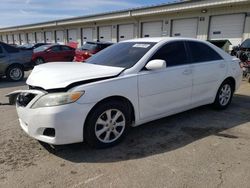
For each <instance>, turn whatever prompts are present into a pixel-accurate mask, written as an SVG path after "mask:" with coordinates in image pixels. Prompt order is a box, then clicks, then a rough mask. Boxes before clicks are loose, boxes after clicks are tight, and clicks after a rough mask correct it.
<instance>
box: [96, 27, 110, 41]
mask: <svg viewBox="0 0 250 188" xmlns="http://www.w3.org/2000/svg"><path fill="white" fill-rule="evenodd" d="M99 41H106V42H112V28H111V26H104V27H99Z"/></svg>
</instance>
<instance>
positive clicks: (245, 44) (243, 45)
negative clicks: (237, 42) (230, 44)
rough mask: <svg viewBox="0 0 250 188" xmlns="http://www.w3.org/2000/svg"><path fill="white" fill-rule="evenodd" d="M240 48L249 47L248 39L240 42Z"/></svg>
mask: <svg viewBox="0 0 250 188" xmlns="http://www.w3.org/2000/svg"><path fill="white" fill-rule="evenodd" d="M241 48H250V39H247V40H245V41H244V42H243V43H242V44H241Z"/></svg>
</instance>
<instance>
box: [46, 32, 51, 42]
mask: <svg viewBox="0 0 250 188" xmlns="http://www.w3.org/2000/svg"><path fill="white" fill-rule="evenodd" d="M45 41H46V42H52V32H51V31H46V32H45Z"/></svg>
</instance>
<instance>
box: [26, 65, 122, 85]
mask: <svg viewBox="0 0 250 188" xmlns="http://www.w3.org/2000/svg"><path fill="white" fill-rule="evenodd" d="M123 70H124V68H120V67H111V66H103V65H94V64H88V63H74V62H54V63H46V64H43V65H38V66H35V68H34V69H33V71H32V72H31V74H30V76H29V77H28V79H27V82H26V83H27V84H28V85H30V86H33V87H41V88H43V89H45V90H49V89H59V88H66V87H68V86H70V85H71V84H74V83H78V82H84V81H90V80H94V79H95V80H96V79H102V78H103V79H104V78H108V77H113V76H117V75H119V74H120V73H121V72H122V71H123Z"/></svg>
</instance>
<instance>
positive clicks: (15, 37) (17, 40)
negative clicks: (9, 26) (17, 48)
mask: <svg viewBox="0 0 250 188" xmlns="http://www.w3.org/2000/svg"><path fill="white" fill-rule="evenodd" d="M14 43H15V44H20V38H19V34H14Z"/></svg>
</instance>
